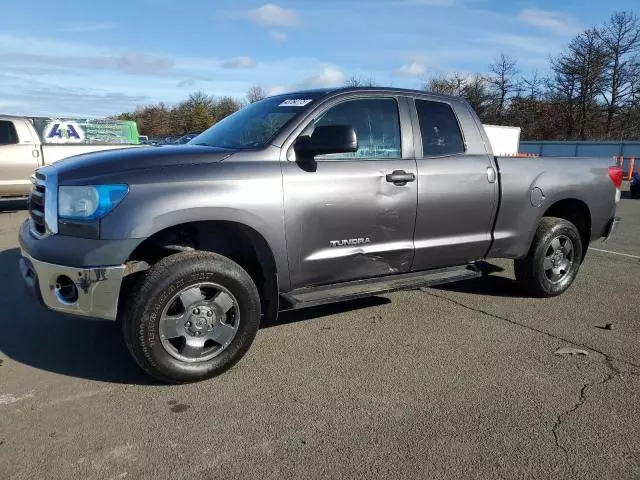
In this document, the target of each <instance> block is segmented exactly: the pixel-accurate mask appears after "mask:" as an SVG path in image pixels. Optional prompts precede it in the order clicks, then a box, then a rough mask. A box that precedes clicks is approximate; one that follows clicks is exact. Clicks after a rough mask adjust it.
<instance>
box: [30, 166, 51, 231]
mask: <svg viewBox="0 0 640 480" xmlns="http://www.w3.org/2000/svg"><path fill="white" fill-rule="evenodd" d="M36 175H37V176H35V177H32V182H33V188H32V189H31V194H30V195H29V216H30V217H31V230H32V231H33V233H35V234H36V235H39V236H42V235H44V234H45V233H46V232H47V224H46V222H45V218H44V204H45V193H46V189H45V186H44V178H42V177H43V176H42V175H41V174H36Z"/></svg>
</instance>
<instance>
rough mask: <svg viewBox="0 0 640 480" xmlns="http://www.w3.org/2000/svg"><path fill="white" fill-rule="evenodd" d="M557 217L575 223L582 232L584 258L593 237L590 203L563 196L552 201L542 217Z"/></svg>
mask: <svg viewBox="0 0 640 480" xmlns="http://www.w3.org/2000/svg"><path fill="white" fill-rule="evenodd" d="M544 217H556V218H562V219H564V220H567V221H569V222H571V223H573V224H574V225H575V226H576V228H577V229H578V232H579V233H580V240H581V242H582V260H584V257H585V255H586V253H587V249H588V248H589V241H590V239H591V222H592V219H591V211H590V210H589V207H588V205H587V204H586V203H585V202H584V201H583V200H580V199H578V198H563V199H559V200H556V201H555V202H554V203H552V204H551V205H550V206H549V207H548V208H547V209H546V210H545V211H544V213H543V214H542V216H541V217H540V218H544Z"/></svg>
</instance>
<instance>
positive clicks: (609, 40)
mask: <svg viewBox="0 0 640 480" xmlns="http://www.w3.org/2000/svg"><path fill="white" fill-rule="evenodd" d="M597 33H598V37H599V39H600V41H601V42H602V49H603V51H604V55H605V56H606V62H607V65H606V68H605V72H604V77H605V79H604V89H603V91H602V98H603V99H604V102H605V104H606V112H607V121H606V126H605V135H606V136H607V137H609V136H610V135H611V128H612V124H613V119H614V116H615V115H616V114H617V113H618V112H619V110H620V109H621V107H623V106H624V105H625V104H626V103H627V102H628V101H629V100H630V99H631V98H632V95H633V87H634V83H636V82H635V81H634V80H636V78H637V75H638V71H637V63H638V62H637V60H638V59H637V57H636V54H637V53H638V51H640V24H639V23H638V17H637V16H636V14H635V13H633V12H631V11H622V12H617V13H614V14H613V15H612V16H611V18H609V20H608V21H607V23H606V24H605V25H604V27H603V28H602V29H600V30H598V31H597Z"/></svg>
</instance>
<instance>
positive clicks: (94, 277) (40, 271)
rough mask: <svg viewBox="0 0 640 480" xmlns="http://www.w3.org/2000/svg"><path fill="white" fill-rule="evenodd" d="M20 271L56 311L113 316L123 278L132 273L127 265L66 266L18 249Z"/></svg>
mask: <svg viewBox="0 0 640 480" xmlns="http://www.w3.org/2000/svg"><path fill="white" fill-rule="evenodd" d="M19 266H20V272H21V273H22V278H23V280H24V282H25V285H26V286H27V289H28V290H29V291H30V292H32V293H33V294H34V295H35V296H36V297H37V298H38V299H39V300H40V302H41V303H42V304H43V305H44V306H45V307H46V308H48V309H50V310H54V311H56V312H62V313H67V314H71V315H79V316H83V317H93V318H100V319H106V320H115V319H116V315H117V313H118V298H119V296H120V286H121V285H122V279H123V278H124V277H125V276H126V275H128V274H129V273H132V271H131V270H132V269H131V267H129V266H127V265H116V266H111V267H85V268H75V267H65V266H62V265H54V264H51V263H46V262H41V261H39V260H36V259H34V258H33V257H31V256H30V255H29V254H28V253H26V252H25V251H24V250H21V257H20V259H19Z"/></svg>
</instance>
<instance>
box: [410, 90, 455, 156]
mask: <svg viewBox="0 0 640 480" xmlns="http://www.w3.org/2000/svg"><path fill="white" fill-rule="evenodd" d="M416 109H417V110H418V120H419V121H420V131H421V132H422V156H423V157H430V156H434V155H451V154H454V153H463V152H464V141H463V140H462V134H461V133H460V126H459V125H458V120H457V119H456V116H455V114H454V113H453V110H452V109H451V107H450V106H449V105H447V104H446V103H442V102H428V101H426V100H416Z"/></svg>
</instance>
